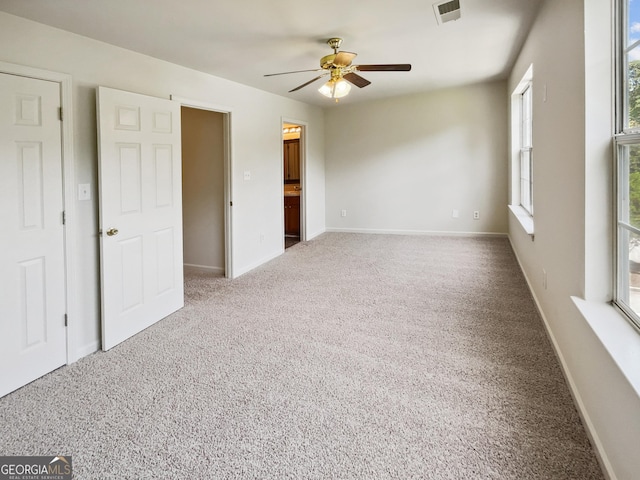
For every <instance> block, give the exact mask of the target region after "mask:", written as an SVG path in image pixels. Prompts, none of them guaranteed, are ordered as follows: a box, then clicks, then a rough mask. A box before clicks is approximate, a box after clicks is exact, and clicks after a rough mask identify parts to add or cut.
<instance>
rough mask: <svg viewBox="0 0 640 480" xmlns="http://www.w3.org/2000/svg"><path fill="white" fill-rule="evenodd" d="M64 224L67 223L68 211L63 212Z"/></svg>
mask: <svg viewBox="0 0 640 480" xmlns="http://www.w3.org/2000/svg"><path fill="white" fill-rule="evenodd" d="M62 224H63V225H66V224H67V212H65V211H63V212H62Z"/></svg>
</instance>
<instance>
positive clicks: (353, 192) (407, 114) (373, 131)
mask: <svg viewBox="0 0 640 480" xmlns="http://www.w3.org/2000/svg"><path fill="white" fill-rule="evenodd" d="M506 124H507V100H506V84H505V83H504V82H491V83H485V84H479V85H472V86H468V87H461V88H455V89H448V90H441V91H436V92H431V93H423V94H418V95H410V96H402V97H395V98H389V99H385V100H381V101H375V102H367V103H365V104H355V105H351V106H340V107H339V108H332V109H329V110H328V111H327V113H326V127H325V128H326V133H327V137H326V179H327V180H326V181H327V184H326V194H327V228H328V229H333V230H352V231H396V232H491V233H506V231H507V213H506V205H507V172H508V169H507V136H506V128H505V125H506ZM342 210H347V216H346V217H341V211H342ZM453 210H458V212H459V218H453V217H452V213H453ZM475 210H477V211H479V212H480V219H479V220H474V219H473V212H474V211H475Z"/></svg>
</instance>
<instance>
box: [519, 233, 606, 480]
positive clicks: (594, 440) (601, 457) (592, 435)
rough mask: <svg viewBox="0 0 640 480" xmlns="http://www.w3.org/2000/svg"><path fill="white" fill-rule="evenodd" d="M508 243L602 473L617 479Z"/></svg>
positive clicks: (543, 314) (535, 298)
mask: <svg viewBox="0 0 640 480" xmlns="http://www.w3.org/2000/svg"><path fill="white" fill-rule="evenodd" d="M508 238H509V243H510V244H511V250H512V251H513V254H514V255H515V257H516V261H517V262H518V265H519V267H520V271H521V272H522V275H523V276H524V279H525V281H526V282H527V287H529V292H531V296H532V297H533V301H534V303H535V305H536V309H537V310H538V313H539V314H540V318H542V323H543V324H544V329H545V332H546V333H547V337H548V338H549V340H550V341H551V345H552V346H553V351H554V353H555V354H556V357H557V359H558V362H559V363H560V369H561V370H562V374H563V375H564V378H565V381H566V382H567V385H568V386H569V392H570V393H571V396H572V397H573V402H574V404H575V405H576V408H577V410H578V414H579V415H580V418H581V419H582V424H583V425H584V427H585V430H586V432H587V435H588V436H589V439H590V440H591V445H593V447H594V450H595V453H596V457H597V459H598V462H599V463H600V466H601V468H602V470H603V473H604V475H605V477H606V478H607V479H608V480H617V477H616V475H615V473H614V471H613V467H612V465H611V462H610V461H609V457H608V456H607V454H606V451H605V449H604V446H603V445H602V441H601V440H600V437H599V435H598V432H597V431H596V428H595V426H594V425H593V422H592V421H591V417H590V416H589V412H588V411H587V409H586V407H585V405H584V402H583V401H582V396H581V395H580V392H579V390H578V388H577V386H576V383H575V381H574V380H573V376H572V375H571V371H570V370H569V367H568V365H567V362H566V361H565V359H564V355H563V354H562V350H561V349H560V346H559V344H558V342H557V340H556V337H555V335H554V334H553V331H552V330H551V327H550V325H549V321H548V320H547V317H546V315H545V313H544V311H543V310H542V306H541V305H540V301H539V300H538V297H537V296H536V293H535V290H534V289H533V287H532V283H531V281H530V279H529V277H528V276H527V272H526V271H525V269H524V267H523V266H522V262H521V261H520V257H518V253H517V251H516V249H515V248H514V246H513V242H512V241H511V237H509V236H508Z"/></svg>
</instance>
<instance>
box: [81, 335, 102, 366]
mask: <svg viewBox="0 0 640 480" xmlns="http://www.w3.org/2000/svg"><path fill="white" fill-rule="evenodd" d="M98 350H100V340H95V341H93V342H91V343H88V344H86V345H83V346H82V347H79V348H78V349H77V350H76V361H77V360H80V359H81V358H82V357H86V356H87V355H91V354H92V353H96V352H97V351H98Z"/></svg>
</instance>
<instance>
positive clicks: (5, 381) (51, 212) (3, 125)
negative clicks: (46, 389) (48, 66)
mask: <svg viewBox="0 0 640 480" xmlns="http://www.w3.org/2000/svg"><path fill="white" fill-rule="evenodd" d="M59 108H60V84H58V83H55V82H49V81H46V80H37V79H33V78H26V77H21V76H17V75H9V74H0V225H1V226H0V396H3V395H6V394H7V393H9V392H11V391H13V390H15V389H17V388H19V387H21V386H23V385H25V384H27V383H29V382H31V381H33V380H35V379H36V378H38V377H41V376H42V375H44V374H46V373H48V372H50V371H51V370H54V369H56V368H58V367H60V366H61V365H64V364H65V363H66V355H67V354H66V348H67V340H66V327H65V310H66V307H65V296H66V292H65V283H66V280H65V260H64V258H65V257H64V225H63V209H64V203H63V183H62V181H63V180H62V144H61V124H60V117H59Z"/></svg>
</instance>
